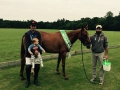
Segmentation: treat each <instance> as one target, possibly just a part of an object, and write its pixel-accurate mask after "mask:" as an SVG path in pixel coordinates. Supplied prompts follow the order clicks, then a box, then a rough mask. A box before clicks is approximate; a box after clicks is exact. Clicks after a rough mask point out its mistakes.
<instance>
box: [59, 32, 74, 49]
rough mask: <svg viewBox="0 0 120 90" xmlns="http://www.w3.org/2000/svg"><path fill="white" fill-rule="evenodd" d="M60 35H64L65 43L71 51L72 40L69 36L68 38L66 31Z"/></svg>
mask: <svg viewBox="0 0 120 90" xmlns="http://www.w3.org/2000/svg"><path fill="white" fill-rule="evenodd" d="M60 33H61V35H62V37H63V39H64V42H65V44H66V46H67V48H68V50H70V49H71V46H72V44H71V42H70V39H69V38H68V36H67V34H66V32H65V30H60Z"/></svg>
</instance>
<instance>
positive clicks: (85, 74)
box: [81, 32, 96, 84]
mask: <svg viewBox="0 0 120 90" xmlns="http://www.w3.org/2000/svg"><path fill="white" fill-rule="evenodd" d="M81 37H82V32H81ZM81 54H82V64H83V69H84V74H85V76H86V78H87V80H88V81H89V82H91V81H90V79H89V78H88V76H87V73H86V69H85V64H84V58H83V49H82V42H81ZM91 83H93V84H96V83H95V82H91Z"/></svg>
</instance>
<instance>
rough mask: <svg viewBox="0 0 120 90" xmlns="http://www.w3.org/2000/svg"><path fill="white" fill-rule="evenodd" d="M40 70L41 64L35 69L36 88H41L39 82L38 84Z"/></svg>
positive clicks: (36, 65)
mask: <svg viewBox="0 0 120 90" xmlns="http://www.w3.org/2000/svg"><path fill="white" fill-rule="evenodd" d="M39 70H40V64H35V68H34V72H35V73H34V84H35V85H36V86H40V84H39V82H38V73H39Z"/></svg>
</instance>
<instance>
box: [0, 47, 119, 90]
mask: <svg viewBox="0 0 120 90" xmlns="http://www.w3.org/2000/svg"><path fill="white" fill-rule="evenodd" d="M119 50H120V48H116V49H110V50H109V61H110V62H111V63H112V65H111V71H109V72H105V82H104V85H99V84H98V83H99V80H97V81H96V84H92V83H90V82H89V81H88V80H87V79H86V77H85V74H84V70H83V66H82V61H81V55H76V56H72V58H70V59H67V60H66V73H67V75H68V77H69V80H64V78H63V76H62V75H61V74H60V75H57V74H56V73H55V68H56V62H57V61H56V59H52V60H47V61H46V60H45V61H44V67H43V68H41V70H40V72H39V81H40V84H41V86H39V87H36V86H35V85H34V84H33V77H32V76H31V86H30V87H29V88H28V89H29V90H120V77H119V76H120V65H119V63H120V56H119ZM90 57H91V54H90V53H86V54H84V63H85V68H86V72H87V76H88V78H89V79H90V78H91V58H90ZM19 69H20V66H14V67H7V68H3V69H0V73H1V74H0V90H26V89H25V87H24V86H25V81H21V80H20V76H19ZM60 71H62V69H61V65H60ZM97 71H98V74H99V67H98V68H97Z"/></svg>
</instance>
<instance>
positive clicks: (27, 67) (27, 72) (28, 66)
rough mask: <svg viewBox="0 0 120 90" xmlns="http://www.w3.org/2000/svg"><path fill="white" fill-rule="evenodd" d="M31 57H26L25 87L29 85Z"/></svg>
mask: <svg viewBox="0 0 120 90" xmlns="http://www.w3.org/2000/svg"><path fill="white" fill-rule="evenodd" d="M31 67H32V65H31V59H30V58H27V57H26V84H25V88H28V87H29V86H30V72H31Z"/></svg>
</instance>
